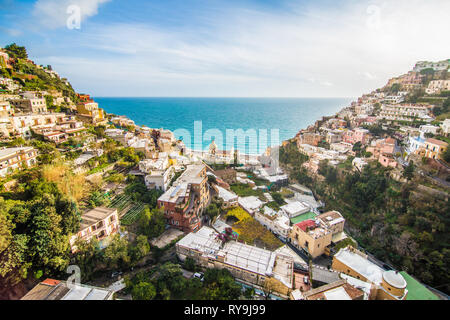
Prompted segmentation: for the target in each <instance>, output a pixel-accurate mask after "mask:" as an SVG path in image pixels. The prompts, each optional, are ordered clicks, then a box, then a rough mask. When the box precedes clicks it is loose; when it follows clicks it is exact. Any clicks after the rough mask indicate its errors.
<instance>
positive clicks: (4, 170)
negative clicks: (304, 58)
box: [0, 44, 450, 300]
mask: <svg viewBox="0 0 450 320" xmlns="http://www.w3.org/2000/svg"><path fill="white" fill-rule="evenodd" d="M449 66H450V59H449V60H445V61H440V62H418V63H417V64H416V65H415V66H414V68H413V69H412V70H411V71H410V72H408V73H407V74H405V75H401V76H399V77H396V78H393V79H390V80H389V81H388V82H387V84H386V85H385V86H384V87H382V88H380V89H377V90H375V91H373V92H371V93H368V94H365V95H363V96H362V97H360V98H358V99H357V100H356V101H354V102H352V103H351V105H350V106H348V107H345V108H344V109H342V110H341V111H340V112H339V113H338V114H336V115H334V116H328V117H323V118H322V119H320V120H318V121H317V122H316V123H315V124H312V125H311V126H309V127H308V128H305V129H302V130H300V131H299V132H298V134H297V135H296V136H295V137H293V138H292V139H290V140H288V141H284V142H283V143H282V144H281V145H280V146H279V147H273V148H268V149H267V150H266V152H265V153H264V154H261V155H259V156H250V155H245V154H241V153H240V152H239V151H237V150H227V151H224V150H219V147H218V146H217V145H216V143H215V141H214V140H212V141H211V143H210V146H209V148H208V150H206V151H203V152H202V151H194V150H190V149H189V148H187V147H186V145H185V144H184V142H183V141H182V140H179V139H177V137H176V136H175V135H174V133H173V132H172V131H170V130H167V129H164V128H150V127H147V126H139V125H136V124H135V122H134V121H133V120H131V119H129V118H127V117H126V116H124V115H115V114H109V113H107V106H99V105H98V103H97V102H95V100H94V99H93V98H92V97H91V96H90V95H89V94H87V93H76V92H75V91H74V90H73V88H72V86H71V85H70V83H69V81H68V79H66V78H62V77H61V76H60V75H59V74H58V73H57V72H55V71H54V70H53V69H52V67H51V66H41V65H36V64H35V63H34V62H33V61H31V60H30V59H28V55H27V52H26V49H25V48H24V47H20V46H17V45H16V44H12V45H10V46H7V47H5V48H4V49H0V139H1V149H0V177H1V179H2V182H1V186H2V187H1V190H0V191H1V192H0V218H1V219H0V224H2V225H4V226H5V228H4V230H3V229H2V231H1V233H0V239H1V241H0V262H1V263H0V265H1V267H0V284H1V285H0V288H1V289H0V291H1V292H0V296H1V298H2V299H22V300H111V299H121V300H130V299H133V300H149V299H190V298H197V299H222V298H224V299H248V300H266V299H273V300H439V299H442V300H446V299H448V294H449V290H448V289H449V287H448V284H447V286H445V285H444V284H445V283H448V281H447V282H445V280H448V274H447V273H446V272H445V271H446V262H445V261H448V256H449V251H448V249H445V248H444V249H443V250H441V251H439V250H440V249H436V250H434V252H437V253H436V254H434V255H440V257H441V258H436V259H437V260H439V259H442V260H443V262H441V264H443V267H442V268H443V269H444V272H445V276H443V277H444V278H442V277H441V278H425V277H421V273H419V272H414V270H415V269H414V268H413V266H414V265H415V263H417V264H418V263H420V261H421V260H420V259H422V258H419V257H418V258H417V259H416V260H414V261H412V262H409V260H408V259H409V255H411V256H412V255H413V254H414V253H411V252H409V251H408V252H407V250H408V249H406V248H405V249H402V250H404V252H405V257H406V258H405V259H406V261H408V263H406V262H405V263H403V262H399V263H397V261H394V260H389V261H387V260H386V261H385V260H382V259H381V258H380V254H379V252H378V251H379V250H378V249H377V252H371V251H370V249H369V247H367V245H369V242H368V241H366V240H365V239H366V238H364V237H362V236H361V234H360V233H361V232H360V231H358V230H356V227H355V226H356V225H357V222H358V221H357V219H358V218H355V217H354V216H352V215H351V214H348V213H347V211H348V209H349V208H348V207H344V206H343V205H342V203H341V202H340V201H339V199H338V196H337V195H336V192H335V191H334V189H333V185H337V183H338V182H337V181H339V179H340V177H341V176H342V177H343V176H344V175H345V174H347V173H348V174H349V175H350V174H351V175H358V176H357V177H358V178H359V177H360V176H365V175H370V172H372V171H368V170H374V171H373V172H376V174H377V175H378V172H382V173H381V175H382V176H383V177H384V178H385V179H388V181H389V183H391V182H390V181H392V183H395V184H397V185H396V188H398V190H400V191H397V189H395V188H393V187H392V188H391V189H390V190H391V192H392V193H394V192H399V193H401V192H404V193H405V192H406V191H405V189H402V186H404V185H409V184H410V183H412V181H414V183H415V184H414V186H415V188H416V189H415V190H412V191H411V190H409V189H408V190H407V191H408V192H409V193H411V192H416V193H419V194H420V193H421V194H426V195H428V196H429V197H432V198H436V199H440V200H439V201H443V203H444V206H445V207H444V209H443V210H444V212H445V211H447V212H446V215H447V219H448V190H449V187H450V150H449V148H448V144H449V142H450V137H449V133H450V109H449V108H450V76H449ZM274 155H277V156H278V155H279V161H278V159H275V156H274ZM278 164H279V165H278ZM376 170H378V171H376ZM380 170H383V171H380ZM374 176H375V173H374ZM355 177H356V176H355ZM319 182H320V186H325V187H323V188H322V189H316V187H315V186H316V185H317V186H318V185H319ZM355 185H356V183H355ZM367 188H369V187H367ZM383 192H384V191H383ZM409 193H408V194H409ZM371 197H372V198H376V195H374V194H371ZM390 197H392V199H393V198H394V196H389V197H386V199H388V198H389V199H391V198H390ZM400 198H401V197H400ZM380 201H381V200H380ZM386 201H387V200H386ZM392 201H393V202H392V206H396V207H397V206H398V207H401V206H400V205H398V204H397V202H395V203H394V200H392ZM399 201H400V200H399ZM445 208H446V209H445ZM367 211H368V212H369V211H370V210H369V209H368V210H367ZM371 212H372V211H371ZM372 214H375V213H374V212H372ZM384 218H385V219H386V220H389V219H394V218H392V217H391V216H389V215H386V216H385V217H384ZM423 219H424V221H423V224H424V225H425V226H424V227H421V228H422V229H421V230H423V231H422V233H421V237H423V239H424V240H423V241H428V242H429V243H432V242H433V240H427V239H428V238H430V237H431V239H433V238H432V237H433V236H435V237H436V238H434V241H438V239H441V240H443V241H444V242H445V239H448V238H438V237H437V235H434V232H435V231H436V230H437V231H436V232H441V233H444V234H446V233H448V230H447V228H448V223H447V220H445V218H443V219H442V222H439V221H438V222H436V219H434V218H433V217H430V216H427V217H425V218H423ZM426 219H428V220H426ZM429 220H430V221H432V222H428V221H429ZM428 223H429V224H431V223H432V226H431V227H428ZM405 224H406V225H407V224H408V222H405ZM428 229H430V230H433V231H427V230H428ZM370 232H372V234H375V233H376V232H378V231H377V230H375V229H374V228H373V229H372V230H371V231H370V230H369V231H368V234H369V235H370ZM402 236H403V237H406V236H407V233H403V234H402ZM360 237H362V238H363V239H364V241H362V242H361V241H360V240H359V238H360ZM369 237H370V236H369ZM409 237H411V236H409ZM427 237H428V238H427ZM447 237H448V236H447ZM373 238H375V235H374V236H373ZM402 239H403V238H402ZM403 240H404V239H403ZM408 240H411V239H410V238H408ZM405 241H406V240H405ZM411 241H413V240H411ZM411 243H412V242H411ZM411 243H409V244H411ZM430 245H431V244H430ZM433 245H434V244H433ZM399 246H400V244H399ZM406 246H408V243H407V244H406ZM437 246H438V245H436V247H437ZM44 248H45V249H44ZM410 248H411V250H414V246H412V245H411V247H410ZM394 255H395V254H394ZM411 259H415V258H414V257H413V258H411ZM430 259H431V258H430ZM436 263H438V262H436ZM407 265H411V267H409V268H407V270H406V269H405V268H403V267H404V266H407ZM70 266H77V268H78V270H80V272H81V282H82V283H78V284H76V287H73V286H70V285H68V283H69V280H68V278H69V276H71V274H72V273H71V272H67V270H68V267H69V268H70ZM434 276H435V277H438V273H435V274H434ZM445 277H446V278H445ZM219 278H220V281H219ZM224 279H225V280H224ZM439 283H441V284H443V285H444V286H439ZM217 285H220V286H223V287H220V290H219V291H220V293H214V290H212V288H213V287H214V286H217ZM213 293H214V294H213Z"/></svg>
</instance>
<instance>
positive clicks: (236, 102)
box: [95, 97, 352, 154]
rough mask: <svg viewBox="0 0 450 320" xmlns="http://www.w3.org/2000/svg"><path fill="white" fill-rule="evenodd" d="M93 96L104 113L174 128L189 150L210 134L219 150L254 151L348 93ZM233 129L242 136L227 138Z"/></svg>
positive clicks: (335, 107)
mask: <svg viewBox="0 0 450 320" xmlns="http://www.w3.org/2000/svg"><path fill="white" fill-rule="evenodd" d="M95 101H96V102H98V103H99V106H100V107H101V108H103V109H105V110H106V112H107V113H113V114H116V115H125V116H127V117H128V118H130V119H131V120H134V121H135V123H136V124H137V125H146V126H148V127H150V128H164V129H169V130H171V131H174V132H175V135H176V137H177V138H180V139H182V140H183V141H184V143H185V144H186V146H187V147H188V148H191V149H194V150H205V149H206V148H207V147H208V146H209V144H210V143H211V140H212V139H213V138H214V139H215V142H216V144H217V145H218V148H219V149H221V150H230V149H231V148H235V149H238V150H240V151H241V152H244V153H248V154H260V153H262V152H264V151H265V147H266V146H270V145H279V144H281V142H282V141H284V140H287V139H290V138H292V137H294V136H295V135H296V134H297V132H298V131H299V130H301V129H304V128H306V127H308V126H309V125H311V124H314V122H315V121H316V120H318V119H320V118H321V117H322V116H329V115H334V114H335V113H337V112H338V111H340V110H341V109H342V108H344V107H346V106H348V105H349V104H350V103H351V101H352V98H107V97H99V98H95ZM194 129H195V130H194ZM238 129H242V131H241V132H243V133H244V138H243V140H239V139H232V138H231V137H233V136H232V135H229V136H228V137H229V138H228V139H227V130H228V131H230V130H238ZM236 132H239V131H235V133H236ZM228 133H230V132H228ZM245 134H247V138H245ZM255 134H256V139H257V141H258V142H257V144H255V142H254V141H255V140H254V138H255Z"/></svg>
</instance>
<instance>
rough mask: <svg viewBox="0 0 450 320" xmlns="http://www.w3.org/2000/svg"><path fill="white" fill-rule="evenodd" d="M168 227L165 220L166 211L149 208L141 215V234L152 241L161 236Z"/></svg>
mask: <svg viewBox="0 0 450 320" xmlns="http://www.w3.org/2000/svg"><path fill="white" fill-rule="evenodd" d="M165 227H166V219H165V218H164V210H163V209H157V208H154V209H152V210H150V209H149V207H145V209H144V210H143V211H142V212H141V213H140V215H139V232H140V233H141V234H144V235H146V236H147V237H149V238H150V239H153V238H156V237H158V236H160V235H161V234H162V233H163V232H164V230H165Z"/></svg>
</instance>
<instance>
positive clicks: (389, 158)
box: [378, 153, 397, 168]
mask: <svg viewBox="0 0 450 320" xmlns="http://www.w3.org/2000/svg"><path fill="white" fill-rule="evenodd" d="M378 162H379V163H381V165H382V166H383V167H392V168H396V167H397V161H396V160H395V158H394V156H393V155H392V154H387V153H382V154H381V155H380V158H378Z"/></svg>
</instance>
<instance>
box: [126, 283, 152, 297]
mask: <svg viewBox="0 0 450 320" xmlns="http://www.w3.org/2000/svg"><path fill="white" fill-rule="evenodd" d="M131 296H132V297H133V300H152V299H153V298H154V297H155V296H156V288H155V286H154V285H153V284H151V283H149V282H139V283H138V284H137V285H135V286H133V289H132V290H131Z"/></svg>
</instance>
